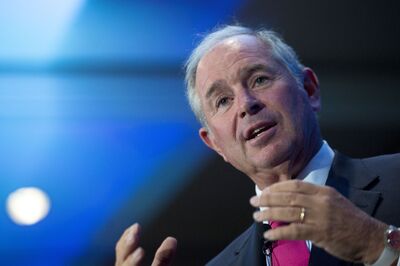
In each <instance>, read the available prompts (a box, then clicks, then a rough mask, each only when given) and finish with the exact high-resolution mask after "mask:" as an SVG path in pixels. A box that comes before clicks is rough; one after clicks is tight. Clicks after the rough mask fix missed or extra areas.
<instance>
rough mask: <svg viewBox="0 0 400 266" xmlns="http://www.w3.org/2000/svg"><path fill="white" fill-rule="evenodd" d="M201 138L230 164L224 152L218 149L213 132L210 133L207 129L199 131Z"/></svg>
mask: <svg viewBox="0 0 400 266" xmlns="http://www.w3.org/2000/svg"><path fill="white" fill-rule="evenodd" d="M199 136H200V138H201V140H202V141H203V142H204V143H205V144H206V145H207V146H208V147H209V148H210V149H212V150H214V151H216V152H217V153H218V154H219V155H220V156H221V157H222V158H224V161H225V162H228V160H227V159H226V157H225V155H224V154H223V152H222V150H221V149H220V148H219V147H218V145H217V144H216V142H215V139H214V136H213V134H212V133H211V132H209V131H208V129H206V128H205V127H202V128H200V129H199Z"/></svg>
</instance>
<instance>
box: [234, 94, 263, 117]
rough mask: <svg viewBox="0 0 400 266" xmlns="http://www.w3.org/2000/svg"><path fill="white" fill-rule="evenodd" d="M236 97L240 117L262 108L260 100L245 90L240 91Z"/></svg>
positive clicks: (254, 112) (252, 113)
mask: <svg viewBox="0 0 400 266" xmlns="http://www.w3.org/2000/svg"><path fill="white" fill-rule="evenodd" d="M238 98H239V117H240V118H244V117H246V115H254V114H256V113H258V112H259V111H260V110H261V109H262V108H263V104H262V102H261V101H260V100H259V99H258V98H257V97H255V96H254V95H251V94H250V93H249V92H247V91H244V92H243V93H241V94H240V95H239V97H238Z"/></svg>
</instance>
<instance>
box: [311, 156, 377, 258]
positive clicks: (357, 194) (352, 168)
mask: <svg viewBox="0 0 400 266" xmlns="http://www.w3.org/2000/svg"><path fill="white" fill-rule="evenodd" d="M378 182H379V176H378V175H376V174H374V173H373V172H372V171H370V170H369V169H367V168H366V166H365V165H364V164H363V162H362V160H360V159H351V158H348V157H346V156H344V155H342V154H340V153H338V152H336V154H335V158H334V161H333V163H332V167H331V170H330V172H329V175H328V179H327V182H326V185H327V186H331V187H333V188H335V189H336V190H337V191H339V192H340V193H341V194H342V195H344V196H345V197H347V198H348V199H349V200H350V201H351V202H353V203H354V205H356V206H357V207H358V208H360V209H362V210H363V211H364V212H366V213H368V214H369V215H373V213H374V211H375V209H376V206H377V204H378V203H379V200H380V196H381V193H379V192H374V191H368V189H370V188H372V187H373V186H375V185H376V184H377V183H378ZM309 265H312V266H318V265H327V266H339V265H341V266H343V265H356V264H352V263H350V262H346V261H343V260H340V259H337V258H335V257H333V256H331V255H329V254H328V253H326V252H325V251H324V250H323V249H320V248H318V247H316V246H313V247H312V250H311V256H310V263H309Z"/></svg>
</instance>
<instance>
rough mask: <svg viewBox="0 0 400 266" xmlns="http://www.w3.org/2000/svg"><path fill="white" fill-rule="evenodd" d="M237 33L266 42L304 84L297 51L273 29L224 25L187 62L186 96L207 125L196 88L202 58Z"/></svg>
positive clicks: (203, 41)
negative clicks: (198, 67) (198, 68)
mask: <svg viewBox="0 0 400 266" xmlns="http://www.w3.org/2000/svg"><path fill="white" fill-rule="evenodd" d="M237 35H251V36H255V37H257V38H258V39H259V40H261V41H262V42H263V43H265V44H266V45H267V46H268V47H269V48H270V49H271V51H272V56H274V58H276V59H277V60H278V61H279V62H281V63H283V65H284V66H285V67H286V68H287V70H288V71H289V72H290V73H291V74H292V75H293V77H294V78H295V79H296V81H297V83H299V84H303V68H304V66H303V65H302V64H301V63H300V61H299V59H298V57H297V55H296V53H295V51H294V50H293V49H292V48H291V47H290V46H289V45H287V44H286V43H284V42H283V41H282V39H281V38H280V37H279V36H278V35H277V34H276V33H275V32H274V31H271V30H266V29H260V30H253V29H250V28H246V27H242V26H223V27H221V28H217V29H216V30H214V31H213V32H211V33H209V34H207V35H206V36H205V37H204V38H203V39H202V40H201V42H200V43H199V45H198V46H197V47H196V48H195V49H194V50H193V52H192V54H191V55H190V56H189V58H188V59H187V61H186V64H185V70H186V75H185V82H186V97H187V99H188V101H189V104H190V107H191V108H192V111H193V112H194V114H195V115H196V118H197V119H198V120H199V122H200V123H201V124H202V126H205V127H207V121H206V118H205V115H204V112H203V111H202V109H201V103H200V98H199V97H198V94H197V92H196V89H195V84H196V71H197V66H198V64H199V62H200V60H201V59H202V58H203V56H204V55H205V54H207V53H208V52H210V51H211V50H212V49H213V48H214V47H215V46H216V45H217V44H218V43H219V42H221V41H223V40H225V39H228V38H230V37H234V36H237Z"/></svg>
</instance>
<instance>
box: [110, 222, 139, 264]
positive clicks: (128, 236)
mask: <svg viewBox="0 0 400 266" xmlns="http://www.w3.org/2000/svg"><path fill="white" fill-rule="evenodd" d="M140 230H141V229H140V225H139V224H138V223H135V224H133V225H132V226H130V227H129V228H128V229H126V230H125V232H124V233H123V234H122V236H121V238H120V239H119V240H118V242H117V245H116V247H115V250H116V263H115V265H121V264H122V263H123V262H124V260H125V259H126V258H127V257H128V256H129V255H130V254H131V253H132V252H133V251H134V250H135V249H136V248H137V247H138V246H139V238H140Z"/></svg>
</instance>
